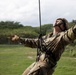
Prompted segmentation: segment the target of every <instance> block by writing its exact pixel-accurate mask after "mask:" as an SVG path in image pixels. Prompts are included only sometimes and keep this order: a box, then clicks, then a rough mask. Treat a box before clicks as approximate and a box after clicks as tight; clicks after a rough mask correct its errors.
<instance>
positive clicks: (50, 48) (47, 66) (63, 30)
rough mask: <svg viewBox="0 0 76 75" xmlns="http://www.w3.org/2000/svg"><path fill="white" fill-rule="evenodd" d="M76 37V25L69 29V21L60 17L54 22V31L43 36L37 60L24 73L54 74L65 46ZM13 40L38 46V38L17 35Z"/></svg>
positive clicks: (24, 74)
mask: <svg viewBox="0 0 76 75" xmlns="http://www.w3.org/2000/svg"><path fill="white" fill-rule="evenodd" d="M75 39H76V26H74V27H71V28H70V29H68V22H67V20H66V19H64V18H58V19H57V20H56V21H55V24H53V33H50V34H48V35H45V36H43V37H42V47H41V50H39V52H38V55H37V61H36V62H34V63H33V64H32V65H30V66H29V67H28V68H27V69H26V70H25V71H24V73H23V74H22V75H52V74H53V72H54V69H55V67H56V64H57V62H58V61H59V59H60V57H61V55H62V53H63V52H64V49H65V46H66V45H68V44H70V43H71V42H73V41H74V40H75ZM12 40H13V41H16V40H17V41H20V42H21V43H23V44H25V45H26V46H29V47H38V39H28V38H27V39H24V38H21V37H19V36H17V35H15V36H14V37H12Z"/></svg>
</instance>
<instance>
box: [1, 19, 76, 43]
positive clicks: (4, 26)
mask: <svg viewBox="0 0 76 75" xmlns="http://www.w3.org/2000/svg"><path fill="white" fill-rule="evenodd" d="M75 24H76V20H72V22H69V27H71V26H74V25H75ZM52 26H53V25H52V24H44V25H42V27H41V28H42V29H41V32H42V34H43V35H45V34H47V33H49V32H52ZM39 33H40V27H32V26H24V25H22V24H20V23H19V22H14V21H1V22H0V44H13V42H12V41H11V40H8V38H7V37H9V36H13V35H15V34H17V35H19V36H21V37H24V38H27V37H28V38H35V37H38V36H39Z"/></svg>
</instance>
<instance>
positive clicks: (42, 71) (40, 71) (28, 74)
mask: <svg viewBox="0 0 76 75" xmlns="http://www.w3.org/2000/svg"><path fill="white" fill-rule="evenodd" d="M54 69H55V67H53V68H49V65H47V64H46V63H45V62H34V63H33V64H32V65H30V66H29V67H28V68H27V69H26V70H25V71H24V72H23V74H22V75H52V74H53V72H54Z"/></svg>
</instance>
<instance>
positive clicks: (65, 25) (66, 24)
mask: <svg viewBox="0 0 76 75" xmlns="http://www.w3.org/2000/svg"><path fill="white" fill-rule="evenodd" d="M57 20H62V21H63V25H64V28H65V30H68V21H67V20H66V19H65V18H58V19H57Z"/></svg>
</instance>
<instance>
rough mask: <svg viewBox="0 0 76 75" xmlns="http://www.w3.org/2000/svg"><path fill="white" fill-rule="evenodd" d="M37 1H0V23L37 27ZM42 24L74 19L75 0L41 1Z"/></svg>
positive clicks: (75, 16)
mask: <svg viewBox="0 0 76 75" xmlns="http://www.w3.org/2000/svg"><path fill="white" fill-rule="evenodd" d="M38 15H39V14H38V0H0V21H17V22H20V23H21V24H23V25H31V26H39V19H38V17H39V16H38ZM41 16H42V24H48V23H54V21H55V20H56V19H57V18H59V17H62V18H66V19H67V20H68V21H72V20H73V19H76V0H41Z"/></svg>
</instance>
